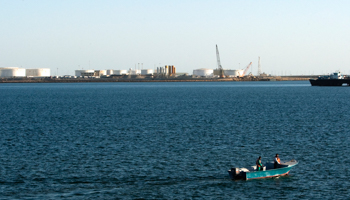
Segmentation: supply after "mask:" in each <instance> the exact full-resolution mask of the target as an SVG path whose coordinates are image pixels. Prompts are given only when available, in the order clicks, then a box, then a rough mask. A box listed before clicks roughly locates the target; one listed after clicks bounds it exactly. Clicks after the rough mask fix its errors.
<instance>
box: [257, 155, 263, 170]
mask: <svg viewBox="0 0 350 200" xmlns="http://www.w3.org/2000/svg"><path fill="white" fill-rule="evenodd" d="M262 167H263V164H261V156H259V158H258V159H257V160H256V171H260V170H261V169H262Z"/></svg>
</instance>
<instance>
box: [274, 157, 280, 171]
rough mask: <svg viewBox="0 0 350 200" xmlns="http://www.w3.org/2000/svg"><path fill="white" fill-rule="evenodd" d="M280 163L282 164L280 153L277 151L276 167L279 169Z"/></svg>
mask: <svg viewBox="0 0 350 200" xmlns="http://www.w3.org/2000/svg"><path fill="white" fill-rule="evenodd" d="M280 164H281V160H280V157H278V153H277V154H276V156H275V165H274V167H275V169H277V168H278V167H279V165H280Z"/></svg>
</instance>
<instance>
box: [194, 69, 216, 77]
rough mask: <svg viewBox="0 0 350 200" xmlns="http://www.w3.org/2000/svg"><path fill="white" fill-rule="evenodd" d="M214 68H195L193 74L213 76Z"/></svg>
mask: <svg viewBox="0 0 350 200" xmlns="http://www.w3.org/2000/svg"><path fill="white" fill-rule="evenodd" d="M213 73H214V70H213V69H205V68H201V69H194V70H193V75H194V76H204V77H211V76H213Z"/></svg>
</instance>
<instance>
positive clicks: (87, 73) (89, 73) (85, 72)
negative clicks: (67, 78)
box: [75, 69, 153, 76]
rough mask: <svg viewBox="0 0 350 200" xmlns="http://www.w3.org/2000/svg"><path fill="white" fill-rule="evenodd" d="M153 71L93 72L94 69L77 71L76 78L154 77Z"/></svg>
mask: <svg viewBox="0 0 350 200" xmlns="http://www.w3.org/2000/svg"><path fill="white" fill-rule="evenodd" d="M152 74H153V69H141V70H139V69H135V70H133V69H129V70H124V69H121V70H113V69H107V70H93V69H83V70H75V76H106V75H152Z"/></svg>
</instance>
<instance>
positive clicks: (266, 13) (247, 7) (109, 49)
mask: <svg viewBox="0 0 350 200" xmlns="http://www.w3.org/2000/svg"><path fill="white" fill-rule="evenodd" d="M349 8H350V1H349V0H342V1H341V0H274V1H272V0H265V1H264V0H262V1H258V0H254V1H253V0H227V1H224V0H216V1H214V0H213V1H206V0H193V1H191V0H187V1H184V0H177V1H160V0H148V1H136V0H125V1H113V0H110V1H107V0H101V1H89V0H72V1H71V0H0V24H1V28H0V67H24V68H51V74H52V75H56V73H57V68H58V74H59V75H65V74H71V75H73V74H74V70H76V69H128V68H134V67H135V64H137V63H143V68H151V69H153V68H154V66H159V65H162V66H163V65H166V64H168V65H175V67H176V68H177V72H188V73H190V74H192V70H193V69H197V68H216V67H217V64H216V51H215V45H216V44H218V46H219V51H220V57H221V63H222V66H223V67H224V68H227V69H239V68H241V69H242V68H244V67H245V66H247V65H248V64H249V62H253V68H252V70H253V71H252V72H253V74H256V73H257V70H258V69H257V66H258V65H257V62H258V56H261V67H262V71H263V72H266V73H272V74H278V75H281V74H282V75H285V74H288V75H289V74H326V73H331V72H333V71H335V70H341V71H342V72H343V73H346V74H350V59H349V58H350V11H349Z"/></svg>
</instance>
